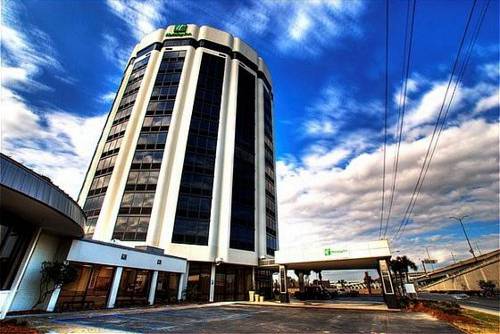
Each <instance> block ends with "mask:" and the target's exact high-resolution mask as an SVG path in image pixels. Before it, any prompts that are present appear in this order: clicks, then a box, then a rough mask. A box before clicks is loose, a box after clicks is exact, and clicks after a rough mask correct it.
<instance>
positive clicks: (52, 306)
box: [47, 287, 61, 312]
mask: <svg viewBox="0 0 500 334" xmlns="http://www.w3.org/2000/svg"><path fill="white" fill-rule="evenodd" d="M60 293H61V288H60V287H59V288H55V290H54V291H53V292H52V294H51V295H50V299H49V303H48V304H47V312H54V309H55V308H56V303H57V299H58V298H59V294H60Z"/></svg>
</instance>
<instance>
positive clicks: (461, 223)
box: [450, 215, 477, 261]
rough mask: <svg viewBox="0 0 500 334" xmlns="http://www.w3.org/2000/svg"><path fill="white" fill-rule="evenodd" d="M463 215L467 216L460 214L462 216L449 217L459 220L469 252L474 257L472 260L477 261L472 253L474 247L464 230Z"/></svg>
mask: <svg viewBox="0 0 500 334" xmlns="http://www.w3.org/2000/svg"><path fill="white" fill-rule="evenodd" d="M465 217H468V216H467V215H465V216H462V217H450V219H455V220H458V221H459V222H460V225H461V226H462V230H463V231H464V235H465V239H467V243H468V244H469V252H471V254H472V256H473V257H474V260H475V261H477V258H476V254H475V253H474V248H472V245H471V244H470V240H469V236H468V235H467V232H466V231H465V226H464V223H463V222H462V219H464V218H465Z"/></svg>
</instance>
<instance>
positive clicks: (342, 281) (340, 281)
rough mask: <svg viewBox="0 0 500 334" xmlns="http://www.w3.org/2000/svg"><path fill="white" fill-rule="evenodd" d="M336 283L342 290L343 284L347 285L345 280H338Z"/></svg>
mask: <svg viewBox="0 0 500 334" xmlns="http://www.w3.org/2000/svg"><path fill="white" fill-rule="evenodd" d="M337 283H339V284H340V286H341V287H342V289H343V288H345V284H346V283H347V282H346V281H345V280H343V279H341V280H338V281H337Z"/></svg>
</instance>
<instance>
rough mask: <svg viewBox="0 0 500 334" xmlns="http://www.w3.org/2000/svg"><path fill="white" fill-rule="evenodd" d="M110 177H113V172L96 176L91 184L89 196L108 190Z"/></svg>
mask: <svg viewBox="0 0 500 334" xmlns="http://www.w3.org/2000/svg"><path fill="white" fill-rule="evenodd" d="M110 179H111V174H107V175H102V176H98V177H95V178H94V180H93V181H92V184H91V185H90V190H89V193H88V196H92V195H96V194H100V193H103V192H106V189H107V188H108V185H109V180H110Z"/></svg>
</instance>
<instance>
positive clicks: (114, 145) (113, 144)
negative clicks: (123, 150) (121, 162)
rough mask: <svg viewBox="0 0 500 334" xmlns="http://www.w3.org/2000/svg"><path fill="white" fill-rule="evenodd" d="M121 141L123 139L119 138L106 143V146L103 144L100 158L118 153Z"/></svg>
mask: <svg viewBox="0 0 500 334" xmlns="http://www.w3.org/2000/svg"><path fill="white" fill-rule="evenodd" d="M122 140H123V137H120V138H117V139H113V140H111V141H108V142H106V144H104V148H103V150H102V155H101V157H105V156H108V155H111V154H113V153H116V152H118V150H119V149H120V145H121V144H122Z"/></svg>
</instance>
